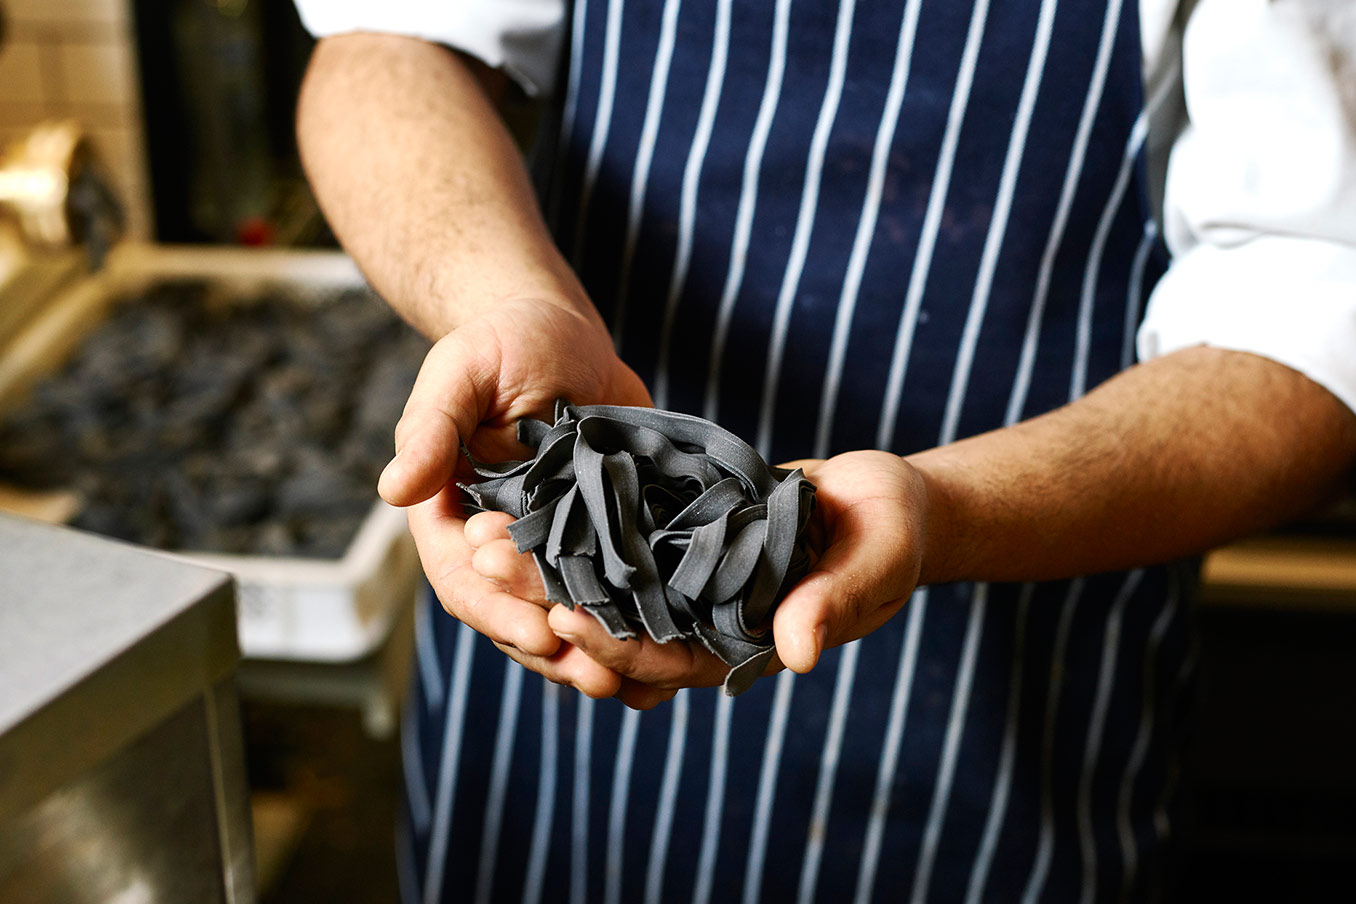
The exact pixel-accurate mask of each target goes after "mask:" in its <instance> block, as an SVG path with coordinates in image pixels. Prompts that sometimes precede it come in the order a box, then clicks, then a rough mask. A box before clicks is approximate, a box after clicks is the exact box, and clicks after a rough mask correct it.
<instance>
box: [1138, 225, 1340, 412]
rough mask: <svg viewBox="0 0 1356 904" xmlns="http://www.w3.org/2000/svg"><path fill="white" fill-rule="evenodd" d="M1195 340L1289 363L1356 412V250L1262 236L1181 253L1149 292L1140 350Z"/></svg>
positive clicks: (1154, 351) (1146, 354)
mask: <svg viewBox="0 0 1356 904" xmlns="http://www.w3.org/2000/svg"><path fill="white" fill-rule="evenodd" d="M1193 345H1210V346H1214V347H1217V348H1225V349H1233V350H1235V351H1242V352H1250V353H1252V354H1255V355H1261V356H1262V357H1265V358H1269V359H1271V360H1273V361H1276V362H1278V363H1280V364H1284V365H1285V366H1287V367H1289V368H1291V369H1293V370H1297V371H1299V372H1300V373H1302V374H1304V375H1305V376H1307V377H1308V378H1309V379H1311V380H1313V381H1314V382H1315V383H1318V384H1319V385H1320V386H1323V387H1324V388H1325V389H1327V390H1328V391H1329V392H1331V393H1332V394H1333V395H1335V396H1336V397H1337V398H1338V399H1340V400H1341V401H1342V402H1343V403H1344V404H1345V405H1346V406H1347V407H1348V408H1350V409H1352V410H1353V411H1356V352H1354V351H1353V349H1356V247H1352V246H1350V245H1346V244H1342V243H1338V242H1328V241H1322V240H1318V239H1310V238H1292V237H1286V236H1264V237H1259V238H1255V239H1252V240H1251V241H1247V242H1244V243H1242V244H1239V245H1234V246H1229V247H1220V246H1217V245H1198V246H1196V247H1195V248H1193V249H1191V250H1190V251H1187V252H1186V253H1184V254H1182V255H1180V256H1179V257H1177V258H1176V259H1174V261H1173V264H1172V266H1171V267H1170V268H1169V269H1168V272H1167V274H1165V275H1164V277H1163V279H1162V280H1160V281H1159V283H1158V285H1157V286H1156V287H1155V288H1154V291H1153V294H1152V295H1151V296H1150V298H1149V306H1148V310H1147V312H1146V314H1145V318H1144V322H1143V324H1142V325H1141V326H1140V330H1139V336H1138V347H1139V357H1140V360H1144V361H1147V360H1149V359H1151V358H1156V357H1159V356H1160V355H1166V354H1169V353H1171V352H1175V351H1178V350H1180V349H1183V348H1187V347H1190V346H1193Z"/></svg>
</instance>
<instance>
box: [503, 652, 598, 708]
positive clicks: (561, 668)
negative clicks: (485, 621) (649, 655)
mask: <svg viewBox="0 0 1356 904" xmlns="http://www.w3.org/2000/svg"><path fill="white" fill-rule="evenodd" d="M495 646H497V647H499V649H501V650H503V651H504V653H505V654H507V655H508V657H509V658H510V659H512V660H513V661H514V662H517V663H518V664H519V665H522V666H524V667H525V668H529V669H531V670H532V671H534V672H537V673H538V674H540V675H542V676H544V677H545V678H547V679H548V680H550V681H554V682H555V683H556V684H564V685H567V686H569V687H572V688H574V689H575V690H577V691H579V692H580V693H581V694H584V695H586V696H589V697H593V698H594V699H598V700H602V699H605V698H607V697H615V696H617V694H618V693H619V692H620V691H621V689H622V684H623V679H622V677H621V676H620V675H618V674H617V673H616V672H613V671H610V670H608V669H606V668H604V667H603V666H601V665H599V664H598V663H597V662H595V661H593V659H591V658H590V657H589V655H588V654H587V653H585V652H584V651H583V650H581V649H579V648H578V647H574V646H571V645H570V644H567V643H563V644H561V645H560V649H558V650H557V651H556V652H555V653H554V654H552V655H550V656H537V655H534V654H531V653H526V652H524V651H523V650H521V649H518V648H517V647H511V646H508V645H506V644H495Z"/></svg>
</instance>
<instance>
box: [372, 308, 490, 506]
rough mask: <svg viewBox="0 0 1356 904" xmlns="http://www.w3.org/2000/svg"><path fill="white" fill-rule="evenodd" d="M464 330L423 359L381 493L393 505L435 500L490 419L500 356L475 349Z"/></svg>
mask: <svg viewBox="0 0 1356 904" xmlns="http://www.w3.org/2000/svg"><path fill="white" fill-rule="evenodd" d="M471 344H472V343H471V342H470V341H469V340H468V339H466V338H464V336H463V334H462V333H461V331H460V330H458V331H453V332H452V333H449V334H448V335H446V336H444V337H443V338H442V339H440V340H439V341H438V342H437V343H435V344H434V346H433V348H431V349H430V350H429V353H428V355H427V357H425V358H424V363H423V366H421V367H420V368H419V376H418V378H417V379H416V380H415V381H414V388H413V389H411V390H410V398H409V401H407V402H406V403H405V411H404V413H403V414H401V416H400V422H399V423H397V424H396V428H395V445H396V454H395V458H393V459H391V462H390V464H388V465H387V466H386V468H385V470H383V471H382V473H381V478H380V479H379V480H378V481H377V492H379V493H380V494H381V497H382V498H383V499H385V500H386V501H387V502H389V503H390V504H391V505H397V506H408V505H414V504H415V503H419V502H423V501H424V500H426V499H429V498H431V497H432V496H433V495H434V494H436V493H437V492H438V491H439V490H441V489H442V488H443V487H444V486H446V485H447V483H448V481H450V480H451V479H452V475H453V472H454V471H455V470H456V467H457V458H458V456H459V455H460V453H461V443H462V442H463V441H465V440H469V439H470V437H471V434H472V433H474V432H475V429H476V427H477V426H478V425H479V424H480V422H481V421H482V420H484V419H485V416H486V413H487V412H486V409H487V408H488V407H489V400H491V399H493V396H494V386H495V383H496V381H497V377H498V374H497V361H498V358H497V356H492V355H490V354H488V353H487V349H484V348H481V349H478V350H477V349H473V348H472V347H471Z"/></svg>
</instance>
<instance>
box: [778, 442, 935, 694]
mask: <svg viewBox="0 0 1356 904" xmlns="http://www.w3.org/2000/svg"><path fill="white" fill-rule="evenodd" d="M789 467H800V468H804V469H805V476H806V477H807V478H809V480H810V482H811V483H813V484H814V485H815V486H816V487H817V488H818V489H817V490H816V492H815V498H816V500H817V501H818V506H817V512H816V514H817V524H818V527H819V529H821V530H822V531H823V535H822V537H820V538H818V539H819V542H818V547H819V549H820V550H821V551H822V552H821V555H820V557H819V561H818V562H816V563H815V565H814V566H813V568H811V570H810V573H809V574H807V575H806V576H805V577H804V578H802V579H801V580H800V581H799V582H798V583H797V584H796V585H795V586H794V587H793V588H791V592H790V593H788V594H787V595H786V598H785V599H783V600H782V602H781V604H780V605H779V606H778V607H777V610H776V612H775V613H774V615H773V619H772V636H773V639H774V640H775V641H776V644H777V656H778V658H779V659H780V660H781V661H782V662H783V663H784V664H785V665H786V667H787V668H790V669H792V670H793V671H796V672H800V673H805V672H808V671H810V670H811V669H812V668H814V667H815V664H816V663H818V662H819V657H820V656H821V655H823V652H824V650H826V649H828V648H829V647H834V646H840V645H842V644H845V643H849V642H850V641H854V640H858V639H860V638H862V637H865V636H866V635H868V634H870V633H871V632H872V631H875V630H876V629H877V628H879V627H881V626H882V625H884V624H885V623H886V622H887V621H889V620H890V619H891V618H892V617H894V615H895V614H896V613H898V612H899V610H900V609H901V608H903V606H904V604H905V602H907V601H908V598H909V596H910V594H912V593H913V591H914V588H915V587H916V586H917V584H918V577H919V573H920V571H921V569H922V563H923V553H924V549H925V546H926V542H927V524H928V518H929V515H930V511H929V498H928V490H927V485H926V482H925V481H924V479H923V476H922V474H920V473H919V472H918V471H917V470H916V469H915V468H914V467H913V466H911V465H910V464H909V463H908V462H907V461H905V460H904V459H902V458H900V457H899V456H897V455H891V454H890V453H888V452H876V451H863V452H847V453H844V454H842V455H836V456H834V457H833V458H829V459H824V460H822V461H804V462H795V463H793V464H792V465H789Z"/></svg>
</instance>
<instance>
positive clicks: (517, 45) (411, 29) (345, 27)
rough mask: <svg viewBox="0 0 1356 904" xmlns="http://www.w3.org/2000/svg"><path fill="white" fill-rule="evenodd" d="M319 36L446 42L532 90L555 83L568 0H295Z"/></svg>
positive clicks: (306, 22)
mask: <svg viewBox="0 0 1356 904" xmlns="http://www.w3.org/2000/svg"><path fill="white" fill-rule="evenodd" d="M295 3H296V6H297V11H298V12H299V13H300V14H301V21H302V24H303V25H305V26H306V29H307V30H308V31H310V32H311V34H313V35H315V36H316V37H317V38H320V37H326V36H329V35H335V34H342V33H344V32H354V31H373V32H383V33H387V34H400V35H408V36H410V37H415V38H422V39H424V40H426V41H433V42H436V43H439V44H446V45H447V46H449V47H454V48H456V49H457V50H460V51H462V52H464V53H467V54H470V55H471V56H474V57H476V58H477V59H480V60H481V61H483V62H484V63H485V64H486V65H488V66H491V67H493V68H495V69H502V70H503V71H504V72H505V73H506V74H507V75H509V76H510V77H511V78H512V79H513V80H514V81H516V82H517V83H518V84H519V85H521V86H522V88H523V90H524V91H526V92H527V93H528V94H530V95H533V96H537V95H542V94H549V93H550V92H551V90H552V88H553V87H554V85H553V83H554V80H555V73H556V62H557V59H558V58H559V55H560V46H561V39H562V35H563V32H564V24H565V3H564V0H441V2H439V0H382V2H379V3H370V2H363V0H295Z"/></svg>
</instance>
